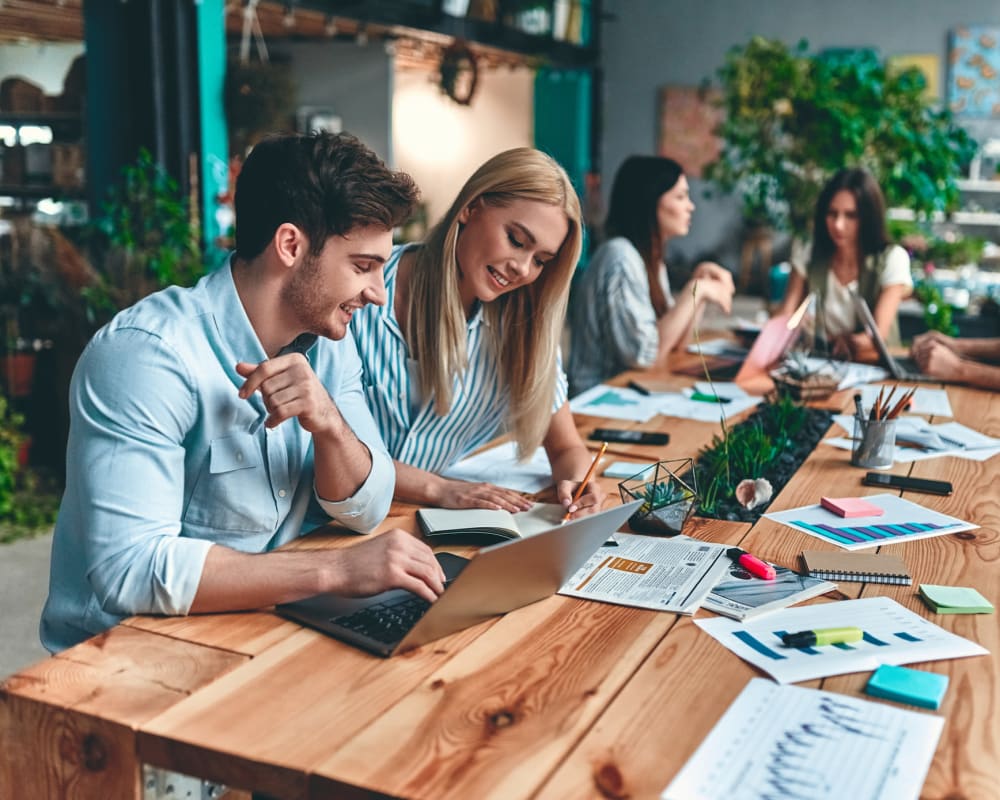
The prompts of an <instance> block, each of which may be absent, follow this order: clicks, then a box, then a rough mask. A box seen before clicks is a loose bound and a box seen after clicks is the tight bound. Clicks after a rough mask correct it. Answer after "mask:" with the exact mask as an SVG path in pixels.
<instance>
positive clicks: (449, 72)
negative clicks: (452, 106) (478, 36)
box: [439, 41, 479, 106]
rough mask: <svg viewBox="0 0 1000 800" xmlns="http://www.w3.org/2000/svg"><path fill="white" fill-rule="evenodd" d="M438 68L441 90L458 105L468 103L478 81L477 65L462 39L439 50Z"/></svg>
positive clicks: (473, 55)
mask: <svg viewBox="0 0 1000 800" xmlns="http://www.w3.org/2000/svg"><path fill="white" fill-rule="evenodd" d="M440 70H441V79H440V83H439V85H440V87H441V91H442V92H444V93H445V94H446V95H448V97H450V98H451V99H452V100H454V101H455V102H456V103H458V104H459V105H460V106H467V105H470V104H471V103H472V98H473V96H475V94H476V84H477V83H478V82H479V67H478V66H477V65H476V56H475V54H474V53H473V52H472V50H470V49H469V46H468V45H467V44H465V42H462V41H455V42H452V43H451V44H450V45H449V46H448V47H446V48H445V49H444V50H443V51H442V52H441V68H440Z"/></svg>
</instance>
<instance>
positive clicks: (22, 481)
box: [0, 395, 59, 544]
mask: <svg viewBox="0 0 1000 800" xmlns="http://www.w3.org/2000/svg"><path fill="white" fill-rule="evenodd" d="M23 424H24V417H23V416H22V415H21V414H18V413H16V412H15V411H13V410H12V409H11V408H10V406H9V405H8V402H7V398H6V397H4V396H3V395H0V544H4V543H6V542H11V541H14V540H15V539H21V538H25V537H29V536H33V535H35V534H36V533H39V532H42V531H46V530H48V529H49V527H50V526H51V525H52V523H53V522H55V518H56V512H57V511H58V506H59V501H58V498H57V497H56V496H55V494H53V493H51V492H46V491H43V488H42V486H41V481H40V480H39V479H38V476H37V475H36V474H35V473H34V472H33V471H32V470H30V469H28V468H26V467H22V466H21V463H20V455H21V449H22V447H23V446H24V442H25V436H24V433H23V432H22V430H21V426H22V425H23Z"/></svg>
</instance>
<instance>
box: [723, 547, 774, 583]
mask: <svg viewBox="0 0 1000 800" xmlns="http://www.w3.org/2000/svg"><path fill="white" fill-rule="evenodd" d="M726 555H727V556H729V557H730V558H731V559H732V560H733V561H735V562H736V563H737V564H739V565H740V566H741V567H743V569H745V570H746V571H747V572H749V573H750V574H751V575H756V576H757V577H758V578H763V579H764V580H767V581H773V580H774V579H775V577H776V576H777V573H776V572H775V571H774V567H772V566H771V565H770V564H768V563H767V562H766V561H761V560H760V559H759V558H757V556H752V555H750V553H748V552H747V551H746V550H740V548H738V547H730V548H729V549H728V550H727V551H726Z"/></svg>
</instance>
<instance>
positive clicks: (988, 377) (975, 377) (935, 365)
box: [913, 339, 1000, 391]
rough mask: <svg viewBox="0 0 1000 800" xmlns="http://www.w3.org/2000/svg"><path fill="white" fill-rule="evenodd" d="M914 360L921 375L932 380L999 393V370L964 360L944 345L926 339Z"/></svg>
mask: <svg viewBox="0 0 1000 800" xmlns="http://www.w3.org/2000/svg"><path fill="white" fill-rule="evenodd" d="M913 356H914V358H915V359H916V362H917V366H919V367H920V371H921V372H923V373H925V374H926V375H930V376H931V377H932V378H940V379H941V380H944V381H952V382H955V383H964V384H968V385H969V386H977V387H979V388H981V389H992V390H994V391H996V390H1000V367H995V366H992V365H989V364H983V363H981V362H979V361H973V360H971V359H968V358H964V357H963V356H961V355H959V354H958V353H957V352H955V351H954V350H952V349H951V348H949V347H948V346H947V344H945V343H944V342H941V341H937V340H935V339H925V340H923V341H922V342H921V345H920V346H919V347H914V350H913Z"/></svg>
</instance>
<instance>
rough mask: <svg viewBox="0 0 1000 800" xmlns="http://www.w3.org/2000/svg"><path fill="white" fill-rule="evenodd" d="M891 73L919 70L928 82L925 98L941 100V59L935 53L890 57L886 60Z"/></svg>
mask: <svg viewBox="0 0 1000 800" xmlns="http://www.w3.org/2000/svg"><path fill="white" fill-rule="evenodd" d="M886 67H887V69H888V71H889V72H891V73H895V72H903V71H904V70H907V69H918V70H920V72H921V74H923V76H924V80H925V81H926V82H927V88H926V89H925V90H924V97H926V98H927V99H928V100H940V99H941V57H940V56H938V55H935V54H934V53H912V54H906V55H898V56H889V57H888V58H887V59H886Z"/></svg>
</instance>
